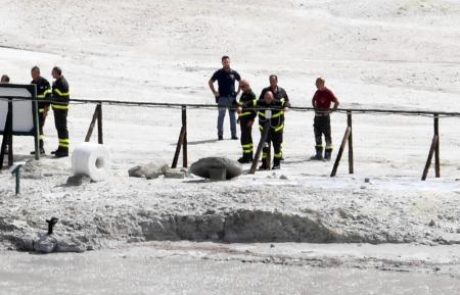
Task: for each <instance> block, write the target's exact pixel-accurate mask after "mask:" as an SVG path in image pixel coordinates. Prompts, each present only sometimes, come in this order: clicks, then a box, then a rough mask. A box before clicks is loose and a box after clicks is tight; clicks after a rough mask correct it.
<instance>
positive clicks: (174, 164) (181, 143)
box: [171, 126, 185, 169]
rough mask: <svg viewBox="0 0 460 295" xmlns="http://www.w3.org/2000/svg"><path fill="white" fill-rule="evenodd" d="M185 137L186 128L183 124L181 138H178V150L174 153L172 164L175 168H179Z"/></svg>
mask: <svg viewBox="0 0 460 295" xmlns="http://www.w3.org/2000/svg"><path fill="white" fill-rule="evenodd" d="M184 138H185V128H184V126H182V128H181V129H180V133H179V139H178V140H177V145H176V152H175V153H174V159H173V162H172V164H171V168H173V169H174V168H177V162H178V161H179V155H180V150H181V147H182V145H183V143H184Z"/></svg>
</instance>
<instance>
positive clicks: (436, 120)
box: [434, 114, 441, 178]
mask: <svg viewBox="0 0 460 295" xmlns="http://www.w3.org/2000/svg"><path fill="white" fill-rule="evenodd" d="M434 135H435V136H436V137H437V138H438V139H437V140H436V147H435V150H434V169H435V175H436V178H439V177H441V167H440V160H439V115H438V114H434Z"/></svg>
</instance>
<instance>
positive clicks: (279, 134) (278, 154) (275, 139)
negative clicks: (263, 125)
mask: <svg viewBox="0 0 460 295" xmlns="http://www.w3.org/2000/svg"><path fill="white" fill-rule="evenodd" d="M270 143H271V144H272V145H273V151H274V152H275V154H274V155H273V163H274V164H275V165H279V163H280V160H281V158H282V156H283V153H282V151H281V144H282V143H283V129H281V130H278V131H275V129H274V128H270V131H269V132H268V136H267V140H266V141H265V145H264V148H263V150H262V163H263V164H264V165H265V166H268V165H267V163H268V153H269V152H270Z"/></svg>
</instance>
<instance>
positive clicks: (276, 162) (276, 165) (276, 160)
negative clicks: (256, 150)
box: [272, 158, 281, 170]
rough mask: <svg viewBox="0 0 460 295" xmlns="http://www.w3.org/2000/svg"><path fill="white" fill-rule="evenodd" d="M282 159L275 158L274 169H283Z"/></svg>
mask: <svg viewBox="0 0 460 295" xmlns="http://www.w3.org/2000/svg"><path fill="white" fill-rule="evenodd" d="M280 161H281V159H279V158H274V159H273V168H272V169H273V170H279V169H281V165H280Z"/></svg>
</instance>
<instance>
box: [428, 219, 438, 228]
mask: <svg viewBox="0 0 460 295" xmlns="http://www.w3.org/2000/svg"><path fill="white" fill-rule="evenodd" d="M435 225H436V223H435V222H434V220H433V219H432V220H431V221H430V223H428V226H430V227H433V226H435Z"/></svg>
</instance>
